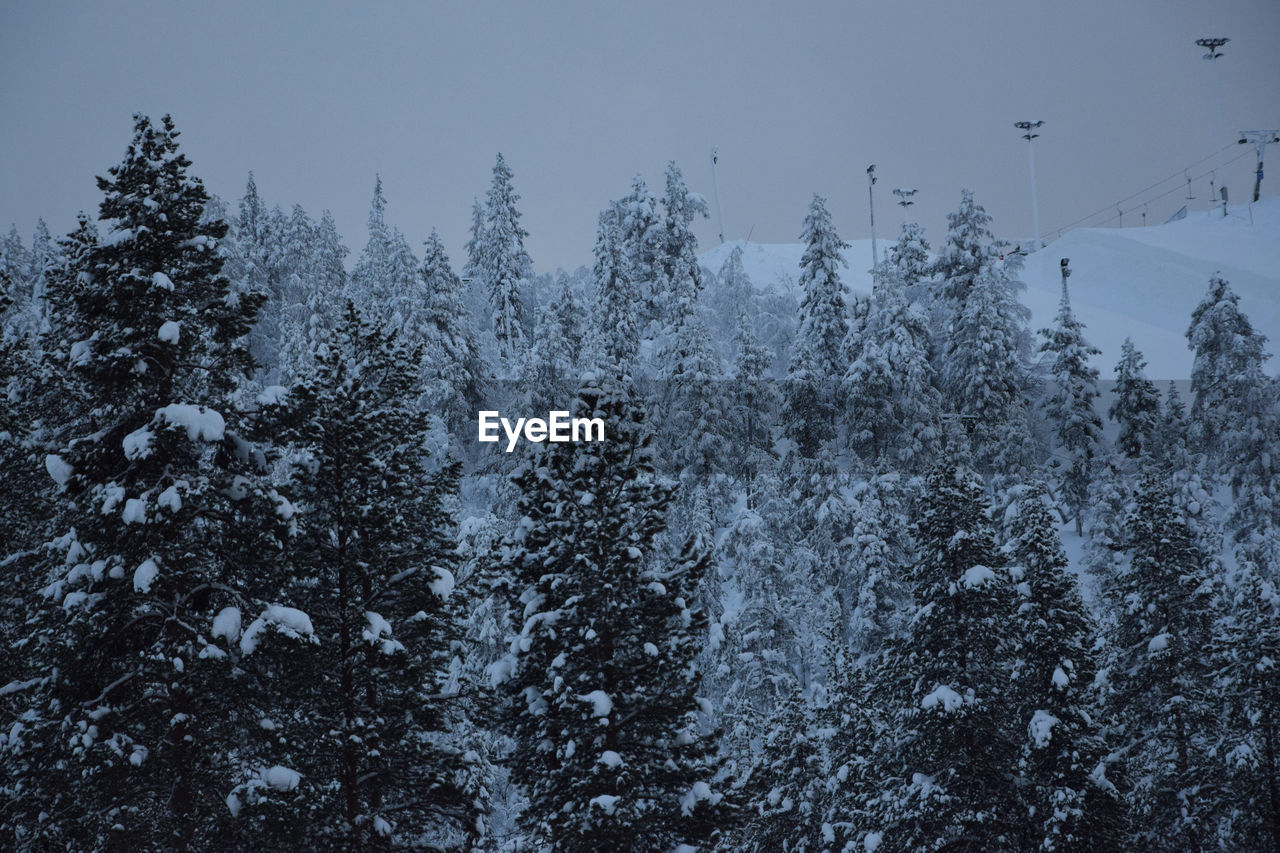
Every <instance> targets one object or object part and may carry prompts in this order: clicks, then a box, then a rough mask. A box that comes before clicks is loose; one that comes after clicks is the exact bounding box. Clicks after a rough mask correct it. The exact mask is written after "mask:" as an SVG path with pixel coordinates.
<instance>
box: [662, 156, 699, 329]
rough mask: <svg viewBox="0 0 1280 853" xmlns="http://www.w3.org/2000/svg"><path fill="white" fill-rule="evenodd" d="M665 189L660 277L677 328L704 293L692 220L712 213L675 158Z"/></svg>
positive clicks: (667, 316)
mask: <svg viewBox="0 0 1280 853" xmlns="http://www.w3.org/2000/svg"><path fill="white" fill-rule="evenodd" d="M666 179H667V184H666V192H664V193H663V195H662V210H663V217H662V232H661V241H660V243H659V246H658V249H657V253H656V258H655V261H656V266H657V273H658V275H659V276H660V278H661V295H660V298H661V300H662V301H663V303H664V304H665V308H666V311H665V313H664V315H663V317H662V319H663V322H664V325H665V326H666V327H667V328H668V329H677V328H679V326H680V325H681V324H682V323H683V322H685V321H686V319H687V318H688V316H689V315H690V314H692V313H693V312H694V310H695V308H696V306H697V304H698V300H699V298H700V297H701V296H702V289H703V280H702V266H701V264H699V263H698V238H697V237H695V236H693V222H694V220H695V219H697V218H699V217H701V218H703V219H706V218H707V217H708V216H709V215H710V214H709V213H708V211H707V203H706V201H704V200H703V198H702V196H700V195H697V194H696V193H691V192H689V188H688V187H686V186H685V183H684V174H683V173H682V172H681V171H680V167H679V166H677V165H676V164H675V162H674V161H672V162H671V163H668V164H667V174H666Z"/></svg>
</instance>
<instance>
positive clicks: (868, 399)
mask: <svg viewBox="0 0 1280 853" xmlns="http://www.w3.org/2000/svg"><path fill="white" fill-rule="evenodd" d="M859 337H860V339H861V347H860V352H859V353H858V356H857V357H856V358H855V359H854V360H853V362H852V363H851V364H850V365H849V370H848V372H847V373H846V374H845V378H844V393H843V397H844V399H846V400H848V401H849V406H848V412H849V413H848V415H847V416H846V417H847V418H848V421H849V442H850V444H851V445H852V446H853V448H854V449H855V450H856V451H857V452H858V454H859V455H860V456H861V457H862V458H863V459H864V460H866V461H867V463H868V464H869V465H870V466H872V467H873V468H874V467H878V466H880V465H882V464H887V465H889V466H893V467H897V468H900V469H902V470H905V471H919V470H922V469H923V468H924V467H925V466H926V465H927V464H928V463H929V462H930V461H931V457H932V456H933V455H934V454H936V453H937V451H938V449H939V441H940V438H941V434H940V431H939V428H938V427H939V419H938V414H939V412H938V410H939V408H940V406H941V395H939V393H938V391H937V389H936V388H935V387H934V375H933V367H932V365H931V364H930V363H929V329H928V327H927V325H926V323H925V319H924V317H923V316H922V315H921V314H920V313H919V312H918V311H917V310H916V309H915V308H914V307H913V306H911V305H909V304H908V303H907V300H906V298H905V297H904V295H903V289H902V277H901V273H900V272H899V270H898V269H897V268H896V267H893V266H889V265H885V264H882V265H881V268H880V271H879V274H878V275H877V277H876V285H875V289H874V292H873V294H872V305H871V313H870V315H869V316H868V317H867V320H866V324H865V327H864V329H863V332H862V334H861V335H860V336H859Z"/></svg>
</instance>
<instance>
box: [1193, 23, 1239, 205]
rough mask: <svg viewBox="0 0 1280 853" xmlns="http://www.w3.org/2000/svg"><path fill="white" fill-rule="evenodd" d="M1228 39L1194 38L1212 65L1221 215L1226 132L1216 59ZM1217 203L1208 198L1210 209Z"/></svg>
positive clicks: (1225, 203) (1224, 185) (1225, 174)
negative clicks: (1224, 130)
mask: <svg viewBox="0 0 1280 853" xmlns="http://www.w3.org/2000/svg"><path fill="white" fill-rule="evenodd" d="M1229 41H1231V39H1229V38H1220V37H1219V38H1202V39H1196V44H1197V45H1199V46H1200V47H1203V48H1204V49H1205V50H1206V51H1208V53H1206V54H1205V55H1204V58H1205V59H1207V60H1209V62H1210V64H1211V65H1212V66H1213V71H1212V72H1211V73H1212V75H1213V82H1212V84H1211V85H1212V86H1213V97H1214V100H1215V101H1216V102H1217V105H1216V108H1217V118H1218V129H1217V135H1216V137H1215V138H1214V142H1213V144H1214V147H1215V148H1217V149H1218V150H1217V154H1216V162H1215V164H1214V165H1215V166H1216V167H1217V168H1216V169H1215V170H1214V171H1216V172H1217V173H1218V177H1219V178H1220V179H1221V180H1222V187H1221V189H1220V190H1219V193H1220V194H1221V195H1222V215H1223V216H1226V215H1227V198H1226V196H1227V173H1226V170H1225V169H1224V168H1223V163H1222V153H1223V152H1222V149H1223V147H1224V146H1223V144H1222V138H1223V137H1224V136H1225V135H1226V134H1225V133H1224V132H1223V129H1222V128H1223V125H1224V124H1225V122H1224V121H1223V118H1222V80H1221V73H1220V72H1219V71H1218V60H1219V59H1221V58H1222V51H1221V50H1219V48H1221V47H1222V46H1223V45H1224V44H1226V43H1227V42H1229ZM1217 203H1218V198H1217V196H1214V197H1213V198H1212V199H1210V200H1209V209H1210V210H1212V209H1213V206H1214V205H1215V204H1217Z"/></svg>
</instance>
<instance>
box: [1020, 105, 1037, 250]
mask: <svg viewBox="0 0 1280 853" xmlns="http://www.w3.org/2000/svg"><path fill="white" fill-rule="evenodd" d="M1043 125H1044V122H1042V121H1015V122H1014V123H1013V126H1014V127H1016V128H1018V130H1021V131H1022V138H1023V139H1025V140H1027V167H1028V170H1029V171H1030V173H1031V228H1032V230H1033V231H1034V232H1035V242H1034V243H1032V249H1031V251H1033V252H1035V251H1039V249H1040V205H1039V202H1038V201H1037V200H1036V148H1035V145H1034V144H1032V140H1034V139H1036V138H1038V137H1039V136H1040V134H1038V133H1036V128H1038V127H1042V126H1043Z"/></svg>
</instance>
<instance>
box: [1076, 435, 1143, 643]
mask: <svg viewBox="0 0 1280 853" xmlns="http://www.w3.org/2000/svg"><path fill="white" fill-rule="evenodd" d="M1128 467H1129V466H1128V465H1126V464H1125V462H1124V461H1123V457H1121V456H1120V455H1119V454H1118V453H1116V452H1114V451H1112V452H1111V453H1107V454H1106V455H1104V456H1102V457H1100V458H1099V460H1098V468H1097V475H1096V476H1095V477H1094V478H1093V482H1092V483H1091V484H1090V486H1089V500H1088V511H1087V514H1086V522H1085V542H1084V567H1085V569H1086V571H1087V572H1088V578H1089V580H1090V582H1091V583H1092V584H1093V586H1094V588H1095V589H1096V590H1097V592H1098V593H1099V594H1100V597H1101V600H1103V601H1104V602H1105V603H1106V606H1105V607H1103V608H1101V609H1102V613H1103V616H1102V618H1104V619H1110V618H1112V617H1114V615H1115V614H1116V613H1118V612H1119V611H1120V610H1121V609H1122V602H1121V601H1120V594H1119V587H1118V579H1119V577H1120V576H1121V575H1122V574H1124V572H1125V571H1126V566H1127V565H1128V526H1127V525H1128V518H1129V515H1130V514H1131V513H1132V511H1133V495H1134V482H1133V477H1132V475H1131V474H1130V473H1129V471H1128Z"/></svg>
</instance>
